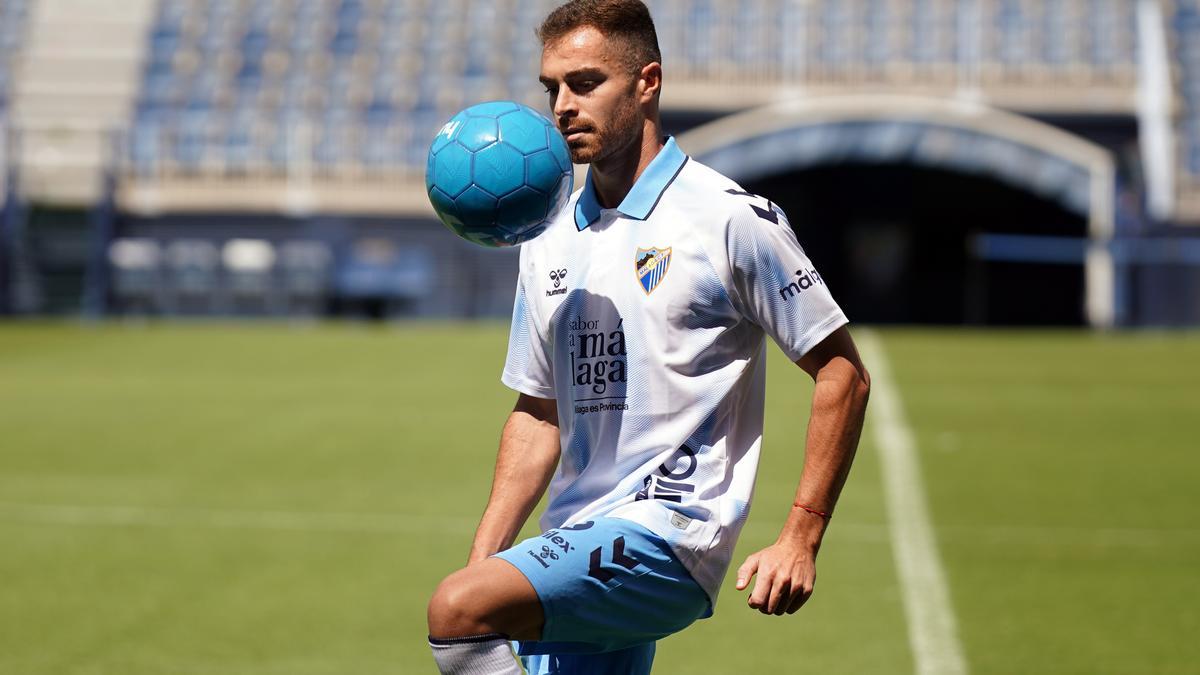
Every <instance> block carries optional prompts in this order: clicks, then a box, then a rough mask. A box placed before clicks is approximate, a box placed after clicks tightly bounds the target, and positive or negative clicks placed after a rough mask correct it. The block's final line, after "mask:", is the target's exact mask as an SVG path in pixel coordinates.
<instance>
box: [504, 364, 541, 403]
mask: <svg viewBox="0 0 1200 675" xmlns="http://www.w3.org/2000/svg"><path fill="white" fill-rule="evenodd" d="M500 381H501V382H502V383H503V384H504V386H506V387H508V388H509V389H512V390H513V391H516V392H518V393H521V394H526V395H528V396H533V397H535V398H555V396H554V389H553V388H551V387H543V386H542V385H540V384H537V383H535V382H533V381H532V380H530V379H528V378H525V377H521V376H520V375H515V374H513V373H511V372H509V371H507V370H506V371H504V372H503V373H502V374H501V375H500Z"/></svg>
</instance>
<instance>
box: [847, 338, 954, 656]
mask: <svg viewBox="0 0 1200 675" xmlns="http://www.w3.org/2000/svg"><path fill="white" fill-rule="evenodd" d="M857 338H858V345H859V347H860V349H862V356H863V361H864V363H865V364H866V366H867V369H868V370H869V371H870V372H871V404H870V406H869V411H870V412H869V416H868V419H869V422H870V424H869V426H870V427H871V431H872V433H873V435H874V439H875V446H876V448H877V449H878V451H879V457H880V463H881V470H882V471H883V489H884V493H885V497H886V500H887V511H888V523H889V525H890V529H891V534H892V555H893V556H894V557H895V560H896V570H897V573H898V574H899V577H900V589H901V593H902V594H903V597H904V613H905V616H906V618H907V619H908V641H909V645H910V646H911V647H912V652H913V661H914V665H915V668H916V672H917V673H918V675H964V674H965V673H966V672H967V662H966V659H965V658H964V657H963V649H962V644H961V643H960V642H959V639H958V628H957V625H956V622H955V618H954V610H953V608H952V607H951V604H950V590H949V588H948V587H947V586H946V574H945V572H944V571H943V570H942V561H941V559H940V558H939V557H938V550H937V541H936V540H935V538H934V534H933V525H932V523H931V522H930V519H929V507H928V505H927V504H926V503H925V487H924V483H923V482H922V480H921V465H920V461H919V460H918V458H917V452H916V443H915V441H914V440H913V434H912V430H911V429H910V428H909V426H908V423H907V422H906V421H905V419H904V410H903V408H902V407H901V403H900V396H899V394H898V393H897V392H896V389H895V385H894V384H893V383H892V374H891V368H890V367H889V366H888V361H887V357H886V355H885V354H884V351H883V347H882V345H881V344H880V342H879V338H878V337H876V335H875V334H874V333H872V332H869V331H859V332H858V333H857Z"/></svg>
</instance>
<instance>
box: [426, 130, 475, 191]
mask: <svg viewBox="0 0 1200 675" xmlns="http://www.w3.org/2000/svg"><path fill="white" fill-rule="evenodd" d="M432 163H433V171H432V172H430V173H427V174H426V176H425V183H426V185H429V184H430V182H431V181H430V177H431V176H432V177H434V178H435V179H436V181H437V187H439V188H441V190H442V192H445V193H446V194H448V195H450V196H451V197H457V196H459V195H460V194H462V192H463V190H466V189H467V187H468V186H469V185H470V184H471V153H470V152H467V149H466V148H464V147H463V146H461V145H459V144H457V143H452V144H450V145H447V146H445V147H444V148H442V150H441V152H439V153H437V154H436V155H434V156H433V161H432Z"/></svg>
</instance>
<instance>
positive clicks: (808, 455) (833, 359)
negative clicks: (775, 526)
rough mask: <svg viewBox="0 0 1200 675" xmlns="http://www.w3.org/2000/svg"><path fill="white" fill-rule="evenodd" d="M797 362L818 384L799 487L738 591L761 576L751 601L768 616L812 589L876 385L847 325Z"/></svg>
mask: <svg viewBox="0 0 1200 675" xmlns="http://www.w3.org/2000/svg"><path fill="white" fill-rule="evenodd" d="M796 364H797V365H799V366H800V367H801V368H803V369H804V371H805V372H807V373H808V374H809V375H810V376H811V377H812V378H813V380H814V381H815V382H816V386H815V388H814V389H813V400H812V414H811V416H810V418H809V422H808V436H807V439H806V442H805V451H804V471H803V473H802V475H801V477H800V486H799V488H797V490H796V499H795V501H794V502H793V504H792V509H791V512H790V513H789V514H788V518H787V522H786V523H785V524H784V526H783V531H782V532H780V534H779V538H778V539H777V540H776V541H775V543H774V544H772V545H771V546H768V547H767V548H764V549H762V550H761V551H758V552H757V553H754V554H751V555H750V557H748V558H747V559H746V562H745V563H743V564H742V566H741V567H740V568H738V572H737V589H738V590H739V591H740V590H745V588H746V587H747V586H748V585H749V584H750V580H751V579H752V578H754V576H755V575H757V576H758V580H757V581H756V582H755V584H754V589H753V590H752V591H751V593H750V600H749V603H750V606H751V607H752V608H754V609H757V610H759V611H760V612H762V613H763V614H776V615H781V614H784V613H785V612H786V613H788V614H791V613H792V612H795V611H796V610H798V609H800V607H801V606H802V605H804V603H805V602H806V601H807V600H808V598H809V596H811V595H812V591H813V584H814V582H815V581H816V575H817V569H816V559H817V551H818V550H819V549H820V548H821V538H822V537H823V536H824V534H825V527H826V525H828V524H829V514H832V513H833V508H834V505H835V504H837V500H838V495H839V494H841V491H842V486H843V485H845V483H846V477H847V476H848V475H849V474H850V464H851V463H852V462H853V461H854V451H855V449H856V448H857V447H858V438H859V435H860V434H861V433H862V426H863V417H864V415H865V413H866V409H867V397H868V395H869V393H870V390H871V378H870V375H868V373H867V369H866V368H865V367H864V366H863V364H862V361H861V360H860V359H859V356H858V350H857V349H855V347H854V340H853V339H851V337H850V332H849V331H848V330H846V327H845V326H843V327H841V328H839V329H838V330H836V331H834V332H833V333H832V334H830V335H829V337H827V338H825V339H824V340H823V341H821V343H820V344H818V345H817V346H816V347H814V348H813V349H812V350H810V351H809V352H808V353H807V354H805V355H804V356H803V357H802V358H800V360H798V361H796ZM822 514H824V515H822Z"/></svg>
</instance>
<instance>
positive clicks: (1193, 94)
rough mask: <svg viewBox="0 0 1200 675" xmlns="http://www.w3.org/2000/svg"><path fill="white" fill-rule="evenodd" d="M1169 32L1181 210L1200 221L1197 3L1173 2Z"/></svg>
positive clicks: (1199, 4)
mask: <svg viewBox="0 0 1200 675" xmlns="http://www.w3.org/2000/svg"><path fill="white" fill-rule="evenodd" d="M1171 29H1172V31H1171V32H1172V34H1173V35H1172V36H1173V38H1174V43H1175V44H1174V49H1173V50H1172V51H1173V53H1174V54H1175V64H1174V65H1175V67H1176V68H1177V69H1178V71H1177V89H1176V91H1178V92H1179V98H1180V106H1179V107H1180V115H1179V117H1180V119H1179V132H1180V133H1179V136H1180V138H1179V165H1180V171H1179V175H1180V178H1179V180H1180V186H1179V187H1180V190H1179V198H1180V207H1181V209H1182V210H1185V211H1189V212H1191V213H1194V214H1196V218H1197V219H1200V1H1197V0H1176V2H1175V12H1174V15H1173V17H1172V19H1171Z"/></svg>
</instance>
